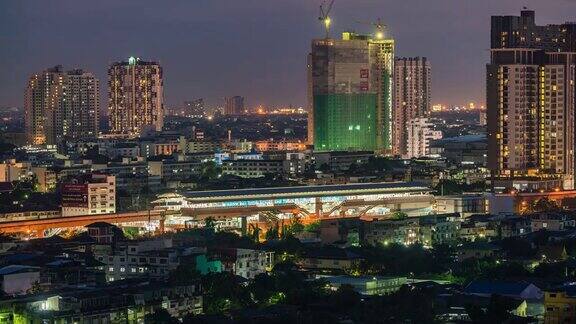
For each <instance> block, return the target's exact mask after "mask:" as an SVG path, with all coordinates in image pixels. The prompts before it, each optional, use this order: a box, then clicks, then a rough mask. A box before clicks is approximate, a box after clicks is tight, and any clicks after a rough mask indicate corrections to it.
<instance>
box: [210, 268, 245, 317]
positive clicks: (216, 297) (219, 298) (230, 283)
mask: <svg viewBox="0 0 576 324" xmlns="http://www.w3.org/2000/svg"><path fill="white" fill-rule="evenodd" d="M202 287H203V288H204V313H205V314H228V313H229V312H230V311H232V310H237V309H241V308H246V307H249V306H252V305H253V302H252V298H251V297H250V292H249V290H248V289H247V288H246V287H244V286H243V285H242V284H241V283H240V282H239V281H238V279H237V278H236V276H235V275H233V274H232V273H229V272H220V273H209V274H207V275H205V276H203V277H202Z"/></svg>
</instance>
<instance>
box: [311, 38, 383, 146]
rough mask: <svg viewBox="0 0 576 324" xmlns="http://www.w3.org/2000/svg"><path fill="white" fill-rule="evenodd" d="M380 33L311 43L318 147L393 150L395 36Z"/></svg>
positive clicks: (313, 136) (313, 118)
mask: <svg viewBox="0 0 576 324" xmlns="http://www.w3.org/2000/svg"><path fill="white" fill-rule="evenodd" d="M376 36H377V37H371V36H366V35H360V34H356V33H351V32H345V33H343V34H342V39H330V38H326V39H316V40H313V41H312V52H311V54H310V55H309V58H308V79H309V80H308V91H309V95H308V98H309V100H310V101H311V102H310V103H309V105H308V106H309V110H310V111H309V125H308V127H309V133H308V134H309V135H308V136H309V139H308V140H309V142H310V143H313V144H314V148H315V150H318V151H342V150H374V151H379V152H383V153H389V152H390V151H391V148H392V87H393V79H392V75H393V71H394V40H393V39H390V38H385V37H384V36H383V34H382V33H377V35H376Z"/></svg>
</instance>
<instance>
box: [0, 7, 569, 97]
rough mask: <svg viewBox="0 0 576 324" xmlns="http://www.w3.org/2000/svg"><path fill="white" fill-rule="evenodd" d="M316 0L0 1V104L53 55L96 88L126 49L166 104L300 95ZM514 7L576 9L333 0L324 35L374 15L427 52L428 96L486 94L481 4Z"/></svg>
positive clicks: (545, 10)
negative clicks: (153, 63) (150, 64)
mask: <svg viewBox="0 0 576 324" xmlns="http://www.w3.org/2000/svg"><path fill="white" fill-rule="evenodd" d="M320 2H321V1H320V0H179V1H175V0H174V1H173V0H169V1H163V0H137V1H136V0H134V1H132V0H130V1H128V0H92V1H83V0H0V71H1V72H0V106H18V107H21V106H22V105H23V90H24V87H25V83H26V79H27V77H28V76H29V75H30V74H31V73H34V72H39V71H42V70H43V69H45V68H47V67H50V66H54V65H57V64H62V65H64V67H65V68H66V69H71V68H83V69H86V70H88V71H92V72H94V73H96V75H97V76H98V77H99V79H100V81H101V93H102V95H103V97H104V95H105V94H106V91H107V89H106V88H107V87H106V80H107V79H106V68H107V66H108V64H110V63H111V62H113V61H119V60H123V59H126V58H127V57H129V56H130V55H134V56H138V57H140V58H141V59H144V60H157V61H159V62H160V63H161V64H162V66H163V68H164V75H165V83H164V89H165V101H166V104H167V105H169V106H171V105H175V104H179V103H181V102H182V101H184V100H187V99H193V98H198V97H203V98H205V99H206V101H207V102H208V103H209V104H210V105H216V104H221V103H222V101H223V99H222V98H223V97H225V96H230V95H244V96H246V100H247V104H248V105H249V106H255V105H258V104H264V105H289V104H292V105H295V106H300V105H304V104H305V102H306V54H307V53H308V51H309V47H310V40H311V39H312V38H316V37H323V30H322V27H321V25H320V23H319V21H318V20H317V17H318V6H319V4H320ZM523 6H528V7H529V8H530V9H534V10H536V19H537V21H538V23H539V24H546V23H553V22H554V23H561V22H564V21H567V20H572V21H574V20H576V0H336V3H335V5H334V10H333V13H332V15H331V16H332V21H333V32H332V35H339V33H340V32H341V31H343V30H356V31H371V28H370V27H369V26H364V25H361V24H357V23H355V21H358V20H362V21H373V20H376V18H378V17H381V18H382V20H383V22H385V23H386V24H388V26H389V28H390V29H391V32H392V34H393V36H394V38H396V44H397V48H396V49H397V54H398V55H400V56H427V57H428V58H429V59H430V60H431V62H432V69H433V81H432V82H433V87H432V88H433V94H432V95H433V102H434V103H445V104H459V103H464V102H467V101H469V100H475V101H478V102H483V100H484V90H483V89H484V65H485V63H486V62H487V60H488V48H489V32H490V27H489V23H490V15H493V14H514V15H517V14H519V12H520V10H521V8H522V7H523ZM105 103H106V102H105V101H103V103H102V107H105V106H106V105H105Z"/></svg>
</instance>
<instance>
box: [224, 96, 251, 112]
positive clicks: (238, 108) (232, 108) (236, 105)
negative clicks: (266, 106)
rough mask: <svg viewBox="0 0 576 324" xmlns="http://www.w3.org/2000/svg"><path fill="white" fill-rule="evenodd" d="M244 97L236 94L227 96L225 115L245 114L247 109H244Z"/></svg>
mask: <svg viewBox="0 0 576 324" xmlns="http://www.w3.org/2000/svg"><path fill="white" fill-rule="evenodd" d="M244 109H245V108H244V97H242V96H234V97H227V98H226V99H225V102H224V115H227V116H238V115H244V114H245V113H246V111H245V110H244Z"/></svg>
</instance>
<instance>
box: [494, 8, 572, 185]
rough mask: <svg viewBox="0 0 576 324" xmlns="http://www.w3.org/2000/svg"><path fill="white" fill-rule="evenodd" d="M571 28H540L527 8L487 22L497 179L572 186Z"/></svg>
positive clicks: (559, 26) (495, 175)
mask: <svg viewBox="0 0 576 324" xmlns="http://www.w3.org/2000/svg"><path fill="white" fill-rule="evenodd" d="M575 27H576V25H575V24H564V25H548V26H537V25H536V24H535V20H534V12H533V11H527V10H526V11H522V14H521V16H519V17H515V16H505V17H492V50H491V62H490V64H488V66H487V76H486V80H487V91H486V94H487V127H488V145H489V146H488V166H489V168H490V169H491V170H492V172H493V176H494V177H495V178H497V179H502V178H509V179H513V178H515V177H525V176H530V177H537V178H540V179H545V180H546V181H548V180H550V179H554V178H557V179H559V180H560V182H561V184H562V186H563V187H564V188H565V189H571V188H574V167H575V161H574V148H575V147H574V145H575V141H574V136H575V133H574V122H575V119H574V117H575V116H574V114H575V110H576V103H575V92H576V85H575V83H576V82H575V80H576V76H575V73H576V53H575V52H574V50H576V39H575V38H574V35H575V34H574V30H575Z"/></svg>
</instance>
